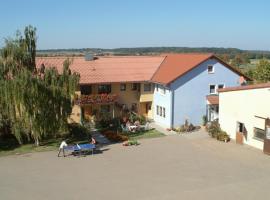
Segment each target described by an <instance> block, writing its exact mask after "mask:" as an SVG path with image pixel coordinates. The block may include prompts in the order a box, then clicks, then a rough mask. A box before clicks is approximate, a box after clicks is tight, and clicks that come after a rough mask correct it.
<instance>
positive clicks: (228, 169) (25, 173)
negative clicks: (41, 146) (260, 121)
mask: <svg viewBox="0 0 270 200" xmlns="http://www.w3.org/2000/svg"><path fill="white" fill-rule="evenodd" d="M140 142H141V145H140V146H137V147H123V146H121V145H120V144H114V145H109V146H106V147H104V148H103V152H102V153H100V154H96V155H94V156H86V157H81V158H76V157H67V158H57V156H56V155H57V152H43V153H33V154H27V155H20V156H19V155H18V156H8V157H1V158H0V199H3V200H9V199H20V200H32V199H35V200H36V199H38V200H43V199H44V200H45V199H46V200H48V199H64V200H79V199H94V200H103V199H125V200H126V199H129V200H133V199H134V200H135V199H136V200H137V199H142V200H166V199H177V200H179V199H184V200H188V199H192V200H194V199H207V200H211V199H219V200H222V199H237V200H239V199H245V200H247V199H250V200H254V199H256V200H259V199H269V196H270V189H269V188H270V157H269V156H266V155H264V154H263V153H262V152H261V151H259V150H256V149H253V148H251V147H248V146H238V145H236V144H234V143H229V144H225V143H221V142H218V141H216V140H213V139H210V138H209V137H208V136H207V135H206V134H205V133H203V132H202V133H201V132H200V133H193V134H191V135H188V136H179V135H170V136H166V137H162V138H155V139H146V140H141V141H140Z"/></svg>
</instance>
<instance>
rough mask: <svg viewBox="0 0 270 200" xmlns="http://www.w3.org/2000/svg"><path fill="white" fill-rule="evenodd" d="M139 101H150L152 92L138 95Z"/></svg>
mask: <svg viewBox="0 0 270 200" xmlns="http://www.w3.org/2000/svg"><path fill="white" fill-rule="evenodd" d="M139 99H140V102H152V101H153V93H141V94H140V95H139Z"/></svg>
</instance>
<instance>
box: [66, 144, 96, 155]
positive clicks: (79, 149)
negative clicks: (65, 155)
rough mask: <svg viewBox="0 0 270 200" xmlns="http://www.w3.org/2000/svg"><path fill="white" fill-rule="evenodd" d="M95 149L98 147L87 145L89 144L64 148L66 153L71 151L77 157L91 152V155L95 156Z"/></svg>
mask: <svg viewBox="0 0 270 200" xmlns="http://www.w3.org/2000/svg"><path fill="white" fill-rule="evenodd" d="M95 148H96V145H94V144H88V143H87V144H77V145H73V146H67V147H64V151H71V153H72V154H75V155H76V154H78V155H80V156H81V155H82V154H83V153H86V152H90V151H91V153H92V155H93V154H94V150H95Z"/></svg>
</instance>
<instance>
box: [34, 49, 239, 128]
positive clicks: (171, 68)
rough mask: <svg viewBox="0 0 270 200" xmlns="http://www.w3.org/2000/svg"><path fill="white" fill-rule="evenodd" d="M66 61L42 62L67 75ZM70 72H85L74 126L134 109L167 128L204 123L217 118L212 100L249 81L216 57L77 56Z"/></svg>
mask: <svg viewBox="0 0 270 200" xmlns="http://www.w3.org/2000/svg"><path fill="white" fill-rule="evenodd" d="M65 59H66V58H64V57H62V58H61V57H45V58H38V59H37V61H36V62H37V65H38V66H40V65H45V67H56V68H57V69H58V70H59V71H61V69H62V64H63V62H64V60H65ZM70 68H71V70H73V71H76V72H77V73H79V74H80V83H79V86H78V89H77V91H76V95H75V97H74V99H75V105H74V107H73V111H72V114H71V117H70V121H71V122H76V123H80V122H82V121H83V120H92V119H93V117H95V118H96V119H101V118H104V117H112V118H113V117H118V116H121V115H122V114H123V111H125V110H129V111H133V112H135V113H138V114H140V115H143V116H145V117H147V118H148V119H153V120H154V121H155V122H156V123H157V124H159V125H161V126H163V127H165V128H172V127H178V126H180V125H182V124H184V122H185V120H188V121H189V122H191V123H193V124H194V125H200V124H201V122H202V117H203V116H204V115H207V116H208V118H209V120H213V119H215V118H217V113H218V104H217V105H216V104H213V101H209V100H210V99H215V98H216V97H217V90H218V89H220V88H225V87H231V86H237V85H240V84H241V82H240V77H243V75H242V74H241V73H240V72H239V71H237V70H235V69H234V68H232V67H231V66H229V65H228V64H226V63H224V62H223V61H221V60H220V59H218V58H217V57H216V56H214V55H213V54H168V55H160V56H108V57H105V56H104V57H91V56H90V57H85V58H83V57H75V58H72V59H71V66H70ZM215 112H216V113H215ZM215 114H216V115H215Z"/></svg>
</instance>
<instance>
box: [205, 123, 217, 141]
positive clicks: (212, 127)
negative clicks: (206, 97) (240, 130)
mask: <svg viewBox="0 0 270 200" xmlns="http://www.w3.org/2000/svg"><path fill="white" fill-rule="evenodd" d="M206 131H207V132H208V133H209V135H210V136H211V137H212V138H217V135H218V133H220V132H221V129H220V126H219V123H218V122H217V121H213V122H211V123H210V124H208V125H207V126H206Z"/></svg>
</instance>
